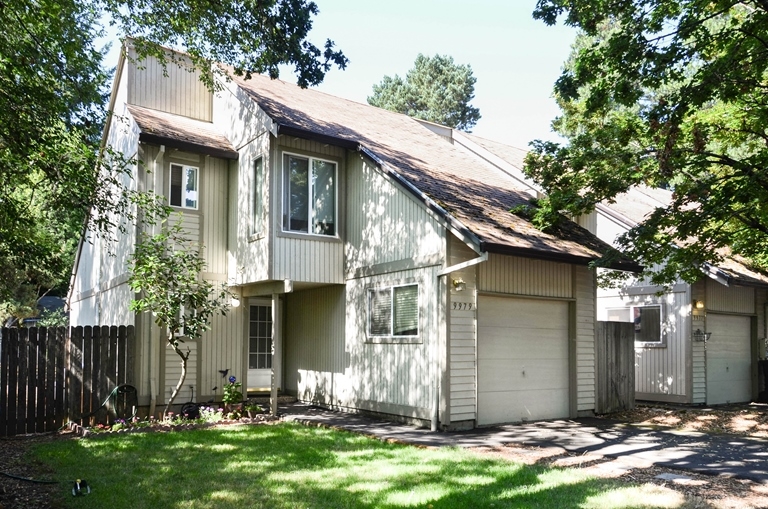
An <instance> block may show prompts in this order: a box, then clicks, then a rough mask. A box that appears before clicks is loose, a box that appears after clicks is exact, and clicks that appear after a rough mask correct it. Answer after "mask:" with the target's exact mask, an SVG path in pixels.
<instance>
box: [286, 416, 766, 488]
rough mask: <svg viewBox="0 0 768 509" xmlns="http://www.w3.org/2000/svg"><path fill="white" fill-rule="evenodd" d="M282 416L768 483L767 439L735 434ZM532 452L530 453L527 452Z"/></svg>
mask: <svg viewBox="0 0 768 509" xmlns="http://www.w3.org/2000/svg"><path fill="white" fill-rule="evenodd" d="M280 411H281V412H282V413H283V414H284V420H293V421H299V422H303V423H306V424H310V425H324V426H329V427H333V428H339V429H345V430H348V431H353V432H357V433H362V434H365V435H370V436H374V437H377V438H380V439H383V440H394V441H398V442H403V443H408V444H414V445H422V446H432V447H443V446H455V447H484V446H485V447H498V446H502V445H511V444H515V445H520V446H527V447H531V448H533V447H548V448H551V447H556V448H560V449H561V450H562V451H563V452H565V451H569V452H574V453H578V454H594V455H599V456H605V457H609V458H617V459H620V460H622V462H623V463H626V464H627V465H642V464H655V465H658V466H663V467H667V468H673V469H678V470H683V471H686V470H687V471H691V472H697V473H702V474H708V475H723V476H728V477H736V478H740V479H749V480H752V481H755V482H759V483H763V484H768V441H767V440H762V439H756V438H748V437H741V436H734V435H718V434H705V433H695V432H685V433H683V432H676V431H671V430H662V429H656V428H650V427H640V426H632V425H627V424H624V423H621V422H616V421H610V420H605V419H596V418H584V419H575V420H557V421H542V422H533V423H525V424H518V425H505V426H497V427H490V428H480V429H474V430H470V431H456V432H432V431H429V430H425V429H421V428H416V427H413V426H408V425H403V424H398V423H393V422H387V421H380V420H376V419H372V418H369V417H365V416H361V415H357V414H349V413H343V412H333V411H328V410H324V409H320V408H317V407H312V406H308V405H304V404H300V403H295V404H292V405H288V406H286V407H283V406H281V407H280ZM532 454H533V452H532Z"/></svg>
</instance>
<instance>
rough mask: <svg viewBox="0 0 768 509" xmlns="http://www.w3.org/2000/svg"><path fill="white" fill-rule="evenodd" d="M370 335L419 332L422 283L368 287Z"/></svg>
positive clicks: (396, 335)
mask: <svg viewBox="0 0 768 509" xmlns="http://www.w3.org/2000/svg"><path fill="white" fill-rule="evenodd" d="M368 335H369V336H372V337H386V336H394V337H416V336H418V335H419V285H416V284H413V285H404V286H392V287H388V288H375V289H370V290H368Z"/></svg>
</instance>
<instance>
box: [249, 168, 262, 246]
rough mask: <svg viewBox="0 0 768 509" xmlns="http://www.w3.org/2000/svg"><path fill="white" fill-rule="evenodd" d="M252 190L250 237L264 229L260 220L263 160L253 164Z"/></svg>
mask: <svg viewBox="0 0 768 509" xmlns="http://www.w3.org/2000/svg"><path fill="white" fill-rule="evenodd" d="M252 185H253V188H252V189H251V235H258V234H260V233H261V232H262V229H263V227H264V225H263V220H262V218H263V217H264V214H263V208H262V207H263V204H262V193H263V190H262V186H263V185H264V159H263V158H261V157H259V158H258V159H256V161H255V162H254V163H253V183H252Z"/></svg>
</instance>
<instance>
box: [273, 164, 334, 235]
mask: <svg viewBox="0 0 768 509" xmlns="http://www.w3.org/2000/svg"><path fill="white" fill-rule="evenodd" d="M283 230H284V231H290V232H300V233H313V234H316V235H336V163H333V162H331V161H324V160H322V159H315V158H313V157H303V156H297V155H293V154H285V156H284V160H283Z"/></svg>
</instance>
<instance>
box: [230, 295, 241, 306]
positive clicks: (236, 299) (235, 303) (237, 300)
mask: <svg viewBox="0 0 768 509" xmlns="http://www.w3.org/2000/svg"><path fill="white" fill-rule="evenodd" d="M230 304H231V305H232V307H233V308H239V307H240V297H238V296H236V295H233V296H232V301H231V302H230Z"/></svg>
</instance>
